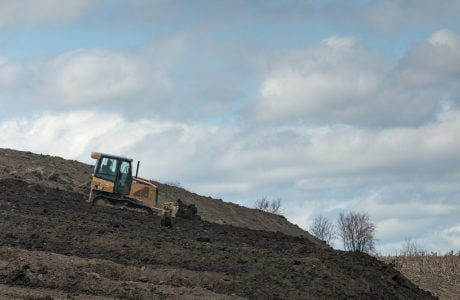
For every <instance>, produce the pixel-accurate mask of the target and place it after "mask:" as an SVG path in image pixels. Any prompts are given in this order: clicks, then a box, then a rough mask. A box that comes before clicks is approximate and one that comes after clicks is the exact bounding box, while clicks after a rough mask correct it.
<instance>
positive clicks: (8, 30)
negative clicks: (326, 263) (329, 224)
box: [0, 0, 460, 253]
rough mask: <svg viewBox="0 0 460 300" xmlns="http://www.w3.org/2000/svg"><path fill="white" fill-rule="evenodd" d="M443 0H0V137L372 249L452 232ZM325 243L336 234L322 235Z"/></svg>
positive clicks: (449, 44) (429, 243)
mask: <svg viewBox="0 0 460 300" xmlns="http://www.w3.org/2000/svg"><path fill="white" fill-rule="evenodd" d="M459 13H460V1H458V0H445V1H434V0H433V1H431V0H417V1H415V0H405V1H403V0H385V1H384V0H374V1H371V0H369V1H333V0H331V1H313V0H312V1H297V0H292V1H290V0H286V1H242V0H237V1H204V0H203V1H193V2H192V1H185V0H184V1H181V0H177V1H163V0H155V1H147V0H137V1H109V0H105V1H104V0H82V1H65V2H64V1H59V0H40V1H32V0H21V1H0V129H1V130H2V132H3V134H2V136H1V137H0V147H7V148H15V149H20V150H30V151H35V152H39V153H50V154H55V155H60V156H63V157H65V158H71V159H79V160H82V161H85V162H88V163H90V162H91V160H90V158H89V153H90V151H94V150H99V151H104V152H110V153H116V154H121V155H128V156H131V157H134V158H137V159H140V160H142V162H143V168H142V173H143V175H144V176H145V177H149V178H153V179H157V180H160V181H164V182H176V181H179V182H181V184H182V186H184V187H185V188H187V189H189V190H192V191H195V192H198V193H201V194H205V195H210V196H213V197H217V198H222V199H224V200H228V201H233V202H237V203H240V204H243V205H247V206H252V205H253V203H254V202H255V200H256V199H258V198H260V197H262V196H267V197H269V198H270V199H276V198H280V199H282V201H283V206H284V214H285V215H286V217H287V218H288V219H289V220H291V221H292V222H294V223H296V224H298V225H299V226H301V227H303V228H308V226H309V224H310V223H311V221H312V220H313V218H314V217H315V216H318V215H320V214H322V215H325V216H327V217H329V218H331V219H335V218H336V217H337V215H338V214H339V213H340V212H342V211H348V210H355V211H363V212H368V213H369V214H370V215H371V218H372V219H373V220H374V221H375V222H376V224H377V230H378V231H377V238H378V239H379V242H378V245H377V246H378V247H377V248H378V249H380V250H382V251H383V252H387V253H388V252H394V251H397V250H398V249H400V248H401V244H402V243H403V241H404V239H405V238H412V239H415V240H416V241H417V242H418V243H419V244H420V245H421V246H422V247H424V248H426V249H427V250H432V251H436V250H437V251H447V250H450V249H459V248H460V217H459V216H460V202H459V196H460V155H458V153H459V150H460V140H459V138H458V136H459V133H460V108H459V105H460V88H459V87H460V84H459V83H460V82H459V81H460V21H459V20H458V17H457V16H458V15H459ZM336 246H338V247H340V243H339V242H336Z"/></svg>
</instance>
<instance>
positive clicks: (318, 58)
mask: <svg viewBox="0 0 460 300" xmlns="http://www.w3.org/2000/svg"><path fill="white" fill-rule="evenodd" d="M459 53H460V36H459V35H458V34H457V33H455V32H453V31H450V30H446V29H444V30H439V31H436V32H434V33H433V34H432V35H431V36H429V37H428V39H427V40H426V41H424V42H422V43H419V44H417V45H415V46H414V47H413V48H412V49H411V50H410V51H409V52H408V54H407V55H406V56H405V57H403V58H402V59H400V60H399V61H391V60H388V59H385V58H384V57H380V56H378V55H377V54H376V53H374V52H372V51H370V50H369V49H366V48H365V47H364V46H362V45H361V44H360V43H359V42H357V40H356V39H355V38H353V37H344V38H339V37H332V38H328V39H325V40H324V41H323V42H322V43H321V45H319V46H318V47H316V48H311V49H306V50H304V51H303V52H301V53H294V52H292V53H290V54H289V53H288V54H286V55H285V56H284V58H282V59H281V60H280V61H279V63H278V64H275V66H274V67H273V68H272V69H271V70H269V71H268V72H267V73H266V74H265V76H264V78H263V81H262V83H261V85H260V89H259V96H258V98H257V100H256V101H255V103H254V106H253V114H254V115H255V116H256V117H257V118H258V119H259V120H261V121H276V122H286V121H292V120H301V121H303V122H307V123H310V124H337V123H345V124H352V125H366V126H367V125H379V126H401V125H403V126H406V125H411V126H414V125H415V126H416V125H420V124H423V123H426V122H428V121H430V120H432V119H433V118H434V117H435V116H436V114H437V113H438V112H439V111H441V110H442V109H443V107H444V106H458V104H459V102H460V88H458V76H459V75H458V74H460V63H459V62H460V54H459Z"/></svg>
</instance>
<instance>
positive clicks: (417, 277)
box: [379, 251, 460, 299]
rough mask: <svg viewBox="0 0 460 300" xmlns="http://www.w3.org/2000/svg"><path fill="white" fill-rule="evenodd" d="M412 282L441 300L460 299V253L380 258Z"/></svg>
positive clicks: (416, 254) (411, 253)
mask: <svg viewBox="0 0 460 300" xmlns="http://www.w3.org/2000/svg"><path fill="white" fill-rule="evenodd" d="M379 259H381V260H383V261H385V262H386V263H389V264H391V265H393V266H394V268H395V269H397V270H398V271H400V272H401V273H402V274H404V276H406V277H407V278H409V279H410V280H411V281H412V282H414V283H415V284H417V285H418V286H420V287H421V288H422V289H424V290H427V291H430V292H432V293H433V294H435V295H436V296H438V297H439V298H440V299H460V251H459V252H457V253H455V252H453V251H451V252H449V253H446V254H443V255H441V254H439V253H436V252H430V253H428V252H426V251H417V252H415V253H413V252H409V253H406V252H404V253H402V254H400V255H398V256H380V257H379Z"/></svg>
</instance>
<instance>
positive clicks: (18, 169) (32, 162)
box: [0, 149, 318, 242]
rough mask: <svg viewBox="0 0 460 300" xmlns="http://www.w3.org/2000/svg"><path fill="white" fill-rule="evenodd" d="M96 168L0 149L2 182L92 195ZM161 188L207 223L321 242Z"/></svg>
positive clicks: (273, 218)
mask: <svg viewBox="0 0 460 300" xmlns="http://www.w3.org/2000/svg"><path fill="white" fill-rule="evenodd" d="M92 171H93V166H90V165H87V164H84V163H81V162H78V161H72V160H65V159H63V158H60V157H55V156H49V155H38V154H34V153H31V152H22V151H16V150H11V149H0V178H17V179H22V180H25V181H27V182H31V183H32V182H33V183H39V184H41V185H45V186H48V187H53V188H59V189H62V190H66V191H71V192H78V193H81V194H82V197H87V195H88V194H89V181H90V176H91V173H92ZM153 183H154V184H156V185H157V186H158V188H159V199H160V202H168V201H176V200H177V199H181V200H182V201H183V202H185V203H186V204H195V205H196V207H197V208H198V214H199V215H200V216H201V217H202V218H203V220H205V221H209V222H214V223H219V224H229V225H233V226H238V227H244V228H250V229H256V230H267V231H274V232H282V233H285V234H289V235H294V236H302V237H305V238H308V239H310V240H312V241H314V242H318V241H317V240H316V239H315V238H314V237H312V236H311V235H310V234H309V233H308V232H306V231H304V230H302V229H301V228H299V227H298V226H296V225H294V224H292V223H290V222H288V221H287V220H286V219H285V218H284V217H282V216H279V215H274V214H270V213H266V212H262V211H259V210H254V209H250V208H246V207H243V206H240V205H238V204H234V203H229V202H224V201H222V200H220V199H213V198H211V197H205V196H200V195H198V194H195V193H191V192H189V191H187V190H185V189H183V188H180V187H176V186H171V185H167V184H162V183H160V182H153Z"/></svg>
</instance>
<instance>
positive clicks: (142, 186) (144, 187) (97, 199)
mask: <svg viewBox="0 0 460 300" xmlns="http://www.w3.org/2000/svg"><path fill="white" fill-rule="evenodd" d="M91 158H93V159H96V164H95V167H94V172H93V175H92V176H91V190H90V194H89V198H88V202H90V203H91V204H93V205H101V206H115V207H121V208H127V209H133V210H142V211H146V212H149V213H154V214H156V215H159V216H162V217H165V218H168V219H169V218H174V217H176V215H177V213H178V211H179V210H180V209H181V206H184V205H183V204H182V202H180V201H178V202H167V203H163V204H162V205H159V203H158V188H157V186H155V185H154V184H153V183H151V182H150V181H148V180H146V179H143V178H140V177H138V172H139V162H137V168H136V175H135V176H133V175H132V162H133V160H132V159H131V158H127V157H121V156H116V155H112V154H105V153H100V152H91ZM192 210H193V208H192ZM194 213H195V214H196V208H195V209H194Z"/></svg>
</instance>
